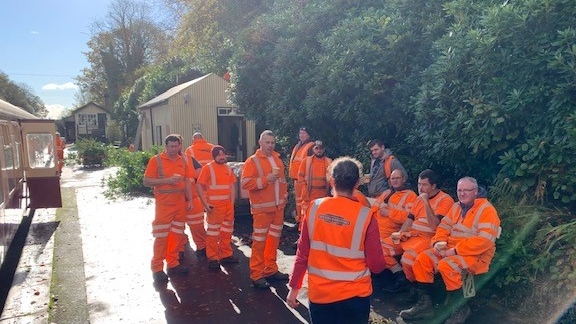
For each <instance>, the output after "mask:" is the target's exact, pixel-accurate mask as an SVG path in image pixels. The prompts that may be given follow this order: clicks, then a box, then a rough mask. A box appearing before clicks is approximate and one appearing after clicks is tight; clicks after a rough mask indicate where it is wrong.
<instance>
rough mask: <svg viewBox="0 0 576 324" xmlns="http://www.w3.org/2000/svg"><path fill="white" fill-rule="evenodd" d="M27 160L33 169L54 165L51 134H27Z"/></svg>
mask: <svg viewBox="0 0 576 324" xmlns="http://www.w3.org/2000/svg"><path fill="white" fill-rule="evenodd" d="M26 143H27V144H28V145H27V146H28V152H27V154H28V161H30V167H31V168H33V169H39V168H53V167H54V166H55V158H54V155H55V153H56V151H55V149H54V137H53V136H52V134H49V133H43V134H27V135H26Z"/></svg>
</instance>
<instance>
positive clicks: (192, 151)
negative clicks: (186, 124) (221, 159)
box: [184, 133, 214, 165]
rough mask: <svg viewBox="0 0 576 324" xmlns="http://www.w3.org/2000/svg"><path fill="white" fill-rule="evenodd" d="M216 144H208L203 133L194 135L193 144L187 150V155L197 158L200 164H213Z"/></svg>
mask: <svg viewBox="0 0 576 324" xmlns="http://www.w3.org/2000/svg"><path fill="white" fill-rule="evenodd" d="M213 147H214V144H211V143H208V141H206V140H205V139H204V136H203V135H202V134H201V133H194V135H192V144H191V145H190V146H188V148H186V151H184V153H186V155H188V156H191V157H193V158H195V159H196V160H197V161H198V162H200V164H202V165H206V164H208V162H211V161H212V160H213V159H212V148H213Z"/></svg>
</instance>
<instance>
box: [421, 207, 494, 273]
mask: <svg viewBox="0 0 576 324" xmlns="http://www.w3.org/2000/svg"><path fill="white" fill-rule="evenodd" d="M461 212H462V208H461V205H460V203H455V204H454V205H453V206H452V208H451V209H450V211H449V212H448V215H446V217H444V218H442V222H440V224H439V225H438V228H437V229H436V235H434V237H433V238H432V244H434V243H435V242H438V241H445V242H448V248H453V247H454V248H455V249H456V254H457V256H461V257H469V256H477V257H478V258H477V259H476V260H477V261H478V262H474V264H469V265H468V264H467V266H466V267H465V268H466V269H468V271H469V272H470V273H472V274H482V273H485V272H488V267H489V265H490V262H491V261H492V257H493V256H494V253H495V251H496V244H495V242H496V239H497V238H498V237H499V236H500V232H501V228H500V218H499V217H498V213H497V212H496V209H495V208H494V206H492V204H491V203H490V202H489V201H488V199H486V198H476V200H475V201H474V205H472V207H470V209H469V210H468V211H467V212H466V214H465V215H461Z"/></svg>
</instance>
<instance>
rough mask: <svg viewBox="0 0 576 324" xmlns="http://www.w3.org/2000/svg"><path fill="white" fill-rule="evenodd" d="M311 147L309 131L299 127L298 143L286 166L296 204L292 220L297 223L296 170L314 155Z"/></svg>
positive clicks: (299, 215)
mask: <svg viewBox="0 0 576 324" xmlns="http://www.w3.org/2000/svg"><path fill="white" fill-rule="evenodd" d="M313 146H314V142H312V139H311V138H310V129H308V128H306V127H300V130H299V131H298V143H296V145H294V148H293V149H292V154H290V165H289V166H288V176H289V177H290V179H292V181H293V184H294V200H295V202H296V210H295V214H294V218H295V220H296V222H298V223H299V222H300V220H301V218H302V192H301V187H300V186H299V185H298V170H300V165H301V164H302V161H304V159H305V158H306V157H307V156H311V155H313V154H314V150H313Z"/></svg>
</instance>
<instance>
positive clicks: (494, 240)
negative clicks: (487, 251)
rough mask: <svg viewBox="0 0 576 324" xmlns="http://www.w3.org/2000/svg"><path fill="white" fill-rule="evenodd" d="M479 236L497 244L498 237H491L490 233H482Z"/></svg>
mask: <svg viewBox="0 0 576 324" xmlns="http://www.w3.org/2000/svg"><path fill="white" fill-rule="evenodd" d="M478 236H480V237H483V238H485V239H488V240H490V241H491V242H492V243H494V242H496V236H494V235H490V233H486V232H480V233H479V234H478Z"/></svg>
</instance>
